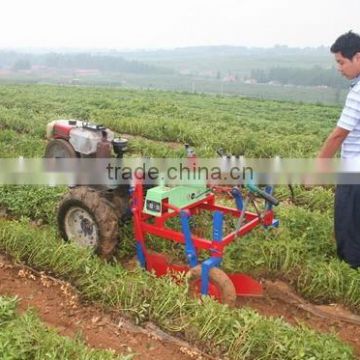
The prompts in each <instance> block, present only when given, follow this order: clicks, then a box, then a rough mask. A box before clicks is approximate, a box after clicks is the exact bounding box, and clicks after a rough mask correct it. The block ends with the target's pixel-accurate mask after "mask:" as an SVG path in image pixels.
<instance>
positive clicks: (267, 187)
mask: <svg viewBox="0 0 360 360" xmlns="http://www.w3.org/2000/svg"><path fill="white" fill-rule="evenodd" d="M273 191H274V188H273V187H272V186H270V185H266V187H265V192H266V193H267V194H269V195H272V193H273ZM265 205H266V210H271V209H272V207H273V206H272V204H270V203H269V202H268V201H266V204H265Z"/></svg>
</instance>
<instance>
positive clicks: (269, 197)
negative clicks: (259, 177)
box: [246, 184, 279, 206]
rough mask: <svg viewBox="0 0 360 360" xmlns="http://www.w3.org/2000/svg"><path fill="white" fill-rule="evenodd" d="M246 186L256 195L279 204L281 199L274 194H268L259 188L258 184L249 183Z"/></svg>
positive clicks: (271, 202)
mask: <svg viewBox="0 0 360 360" xmlns="http://www.w3.org/2000/svg"><path fill="white" fill-rule="evenodd" d="M246 187H247V188H248V189H249V190H250V191H251V192H252V193H253V194H255V195H257V196H260V197H262V198H263V199H265V200H266V201H268V202H269V203H270V204H272V205H274V206H277V205H279V200H278V199H276V198H275V197H273V196H272V195H270V194H268V193H267V192H265V191H263V190H261V189H259V188H258V187H257V186H255V185H253V184H247V185H246Z"/></svg>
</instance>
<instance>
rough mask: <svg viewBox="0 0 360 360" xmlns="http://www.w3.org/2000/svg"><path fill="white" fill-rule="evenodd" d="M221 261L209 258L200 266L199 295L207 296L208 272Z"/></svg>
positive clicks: (220, 259)
mask: <svg viewBox="0 0 360 360" xmlns="http://www.w3.org/2000/svg"><path fill="white" fill-rule="evenodd" d="M221 261H222V258H220V257H217V258H216V257H211V258H210V259H207V260H205V261H203V263H202V264H201V295H208V294H209V271H210V269H211V268H213V267H218V266H219V265H220V263H221Z"/></svg>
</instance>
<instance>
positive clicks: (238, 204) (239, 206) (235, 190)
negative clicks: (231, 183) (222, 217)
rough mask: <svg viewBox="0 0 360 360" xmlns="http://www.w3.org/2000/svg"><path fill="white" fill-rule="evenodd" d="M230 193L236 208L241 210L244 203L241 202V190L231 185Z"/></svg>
mask: <svg viewBox="0 0 360 360" xmlns="http://www.w3.org/2000/svg"><path fill="white" fill-rule="evenodd" d="M230 193H231V195H232V196H233V198H234V199H235V204H236V207H237V209H238V210H240V211H242V210H243V208H244V203H243V197H242V195H241V192H240V190H239V189H238V188H236V187H233V188H232V189H231V191H230Z"/></svg>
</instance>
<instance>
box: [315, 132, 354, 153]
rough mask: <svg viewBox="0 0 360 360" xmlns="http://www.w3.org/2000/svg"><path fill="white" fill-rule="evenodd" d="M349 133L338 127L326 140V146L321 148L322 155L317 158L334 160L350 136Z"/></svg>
mask: <svg viewBox="0 0 360 360" xmlns="http://www.w3.org/2000/svg"><path fill="white" fill-rule="evenodd" d="M349 132H350V131H349V130H345V129H343V128H341V127H338V126H337V127H336V128H335V129H334V130H333V131H332V132H331V134H330V135H329V136H328V138H327V139H326V140H325V142H324V145H323V147H322V148H321V150H320V153H319V155H318V156H317V157H318V158H321V159H324V158H325V159H329V158H332V157H333V156H334V155H335V153H336V152H337V151H338V150H339V148H340V146H341V144H342V143H343V141H344V140H345V138H346V137H347V136H348V134H349Z"/></svg>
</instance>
